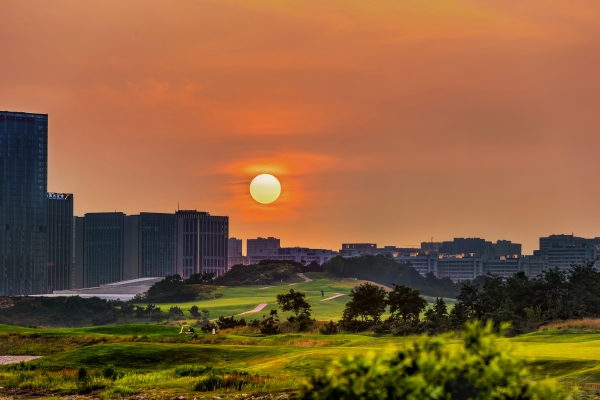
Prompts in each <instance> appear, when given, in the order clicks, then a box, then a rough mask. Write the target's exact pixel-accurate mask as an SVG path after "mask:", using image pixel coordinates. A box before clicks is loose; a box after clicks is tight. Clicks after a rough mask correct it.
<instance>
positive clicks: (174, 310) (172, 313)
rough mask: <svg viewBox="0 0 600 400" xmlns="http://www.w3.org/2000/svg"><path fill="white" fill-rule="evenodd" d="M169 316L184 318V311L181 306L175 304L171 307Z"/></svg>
mask: <svg viewBox="0 0 600 400" xmlns="http://www.w3.org/2000/svg"><path fill="white" fill-rule="evenodd" d="M169 318H171V319H175V320H176V319H181V318H183V311H182V310H181V308H179V307H177V306H173V307H171V308H169Z"/></svg>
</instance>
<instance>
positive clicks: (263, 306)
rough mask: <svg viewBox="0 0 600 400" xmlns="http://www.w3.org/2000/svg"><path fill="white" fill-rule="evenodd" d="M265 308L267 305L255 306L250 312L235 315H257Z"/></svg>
mask: <svg viewBox="0 0 600 400" xmlns="http://www.w3.org/2000/svg"><path fill="white" fill-rule="evenodd" d="M266 306H267V303H260V304H259V305H257V306H256V307H255V308H254V309H253V310H250V311H246V312H243V313H241V314H236V316H238V315H245V314H253V313H257V312H260V311H262V310H263V308H265V307H266Z"/></svg>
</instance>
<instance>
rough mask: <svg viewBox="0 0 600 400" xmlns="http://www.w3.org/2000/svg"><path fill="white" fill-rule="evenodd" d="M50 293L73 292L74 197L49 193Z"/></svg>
mask: <svg viewBox="0 0 600 400" xmlns="http://www.w3.org/2000/svg"><path fill="white" fill-rule="evenodd" d="M47 199H48V200H47V201H48V211H47V233H46V239H47V242H46V243H47V244H46V254H47V255H46V279H47V283H46V290H47V293H52V292H53V291H55V290H68V289H70V288H71V280H72V272H73V271H72V269H73V195H72V194H70V193H48V196H47Z"/></svg>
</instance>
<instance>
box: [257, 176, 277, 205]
mask: <svg viewBox="0 0 600 400" xmlns="http://www.w3.org/2000/svg"><path fill="white" fill-rule="evenodd" d="M280 194H281V183H279V181H278V180H277V178H275V177H274V176H273V175H269V174H262V175H258V176H257V177H256V178H254V179H252V182H251V183H250V195H251V196H252V198H253V199H254V200H256V201H258V202H259V203H262V204H269V203H272V202H274V201H275V200H277V199H278V198H279V195H280Z"/></svg>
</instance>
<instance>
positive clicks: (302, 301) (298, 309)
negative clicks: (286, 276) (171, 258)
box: [277, 289, 310, 322]
mask: <svg viewBox="0 0 600 400" xmlns="http://www.w3.org/2000/svg"><path fill="white" fill-rule="evenodd" d="M277 304H279V307H280V308H281V310H282V311H291V312H293V313H294V315H295V316H296V317H298V314H300V313H302V314H304V315H306V316H307V317H310V304H308V302H307V301H306V295H305V294H304V293H300V292H296V291H295V290H294V289H290V292H289V293H286V294H278V295H277ZM290 322H291V321H290Z"/></svg>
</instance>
